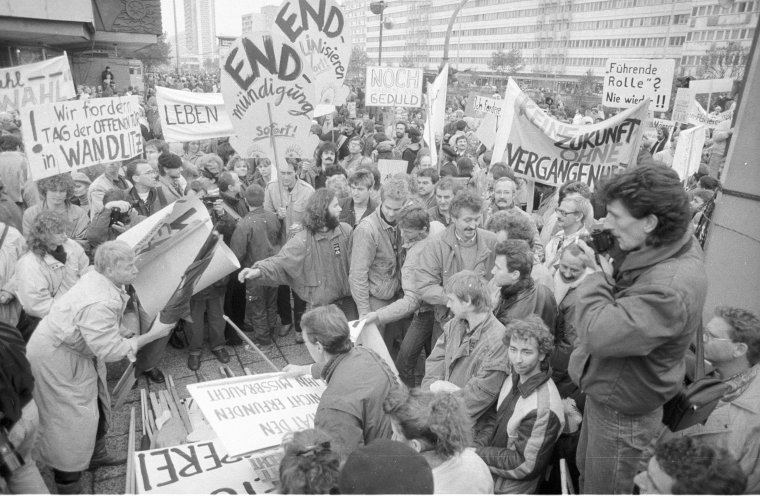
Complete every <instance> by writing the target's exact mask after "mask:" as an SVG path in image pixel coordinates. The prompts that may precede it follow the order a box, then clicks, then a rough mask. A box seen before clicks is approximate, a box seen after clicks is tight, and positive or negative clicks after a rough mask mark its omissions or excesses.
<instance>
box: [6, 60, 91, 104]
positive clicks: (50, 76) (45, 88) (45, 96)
mask: <svg viewBox="0 0 760 496" xmlns="http://www.w3.org/2000/svg"><path fill="white" fill-rule="evenodd" d="M76 95H77V92H76V90H75V89H74V81H73V79H72V78H71V68H70V67H69V59H68V57H67V56H65V55H61V56H60V57H55V58H52V59H47V60H44V61H42V62H35V63H33V64H26V65H17V66H15V67H5V68H3V69H0V112H7V111H9V110H14V109H15V110H20V109H21V108H23V107H28V106H31V105H41V104H43V103H54V102H59V101H61V100H67V99H69V98H74V97H75V96H76Z"/></svg>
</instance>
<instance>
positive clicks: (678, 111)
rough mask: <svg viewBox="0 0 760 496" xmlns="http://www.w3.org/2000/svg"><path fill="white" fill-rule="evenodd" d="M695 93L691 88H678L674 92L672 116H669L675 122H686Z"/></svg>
mask: <svg viewBox="0 0 760 496" xmlns="http://www.w3.org/2000/svg"><path fill="white" fill-rule="evenodd" d="M695 96H696V92H695V91H694V90H693V89H691V88H678V90H677V91H676V101H675V102H674V103H673V115H672V116H671V117H672V118H673V120H674V121H676V122H686V119H687V118H688V115H689V112H691V111H692V108H691V106H692V103H693V102H694V97H695Z"/></svg>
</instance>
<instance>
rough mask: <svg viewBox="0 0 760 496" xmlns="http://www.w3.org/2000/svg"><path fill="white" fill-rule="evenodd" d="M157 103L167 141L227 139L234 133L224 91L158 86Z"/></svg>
mask: <svg viewBox="0 0 760 496" xmlns="http://www.w3.org/2000/svg"><path fill="white" fill-rule="evenodd" d="M156 102H157V103H158V115H159V116H160V119H161V120H160V122H161V130H162V131H163V133H164V139H165V140H166V141H169V142H185V141H199V140H205V139H211V138H224V137H227V136H231V135H233V134H234V132H235V131H234V130H233V129H232V122H230V116H229V115H227V112H226V110H225V108H224V98H223V97H222V95H221V93H193V92H191V91H182V90H174V89H171V88H164V87H161V86H156Z"/></svg>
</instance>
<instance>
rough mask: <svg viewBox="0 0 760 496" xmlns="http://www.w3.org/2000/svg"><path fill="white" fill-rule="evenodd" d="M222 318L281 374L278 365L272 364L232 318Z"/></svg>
mask: <svg viewBox="0 0 760 496" xmlns="http://www.w3.org/2000/svg"><path fill="white" fill-rule="evenodd" d="M222 317H224V320H226V321H227V323H228V324H229V325H230V326H231V327H232V328H233V329H235V332H237V333H238V335H239V336H240V337H241V338H242V339H243V341H245V342H246V343H248V344H249V345H250V346H251V347H252V348H253V349H254V350H256V352H257V353H258V354H259V355H261V357H262V358H263V359H264V361H265V362H267V363H268V364H269V366H270V367H272V368H273V369H274V371H275V372H280V368H279V367H278V366H277V365H275V364H274V362H272V360H270V359H269V357H267V356H266V355H265V354H264V352H263V351H261V350H260V349H259V347H258V346H256V345H255V344H254V343H253V341H251V340H250V339H249V338H248V336H246V335H245V333H244V332H243V330H242V329H240V328H239V327H238V326H237V325H235V323H234V322H233V321H232V319H230V318H229V317H227V316H226V315H222Z"/></svg>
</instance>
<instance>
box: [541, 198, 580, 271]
mask: <svg viewBox="0 0 760 496" xmlns="http://www.w3.org/2000/svg"><path fill="white" fill-rule="evenodd" d="M555 212H557V225H558V226H559V231H557V233H556V234H555V235H554V236H552V237H551V239H550V240H549V243H548V244H547V245H546V249H545V250H544V253H545V255H546V262H545V263H546V268H547V269H549V271H550V273H552V274H553V273H554V271H555V265H556V264H557V262H558V261H559V260H558V259H559V254H560V252H561V251H562V248H563V247H564V246H568V245H570V244H572V243H574V242H575V241H577V240H578V238H580V237H581V236H587V235H588V229H586V226H585V225H584V221H585V220H586V216H587V215H589V213H590V212H591V203H590V202H589V201H588V200H587V199H585V198H583V197H582V196H581V195H568V196H566V197H565V198H564V199H563V200H562V203H560V204H559V207H557V208H556V209H555Z"/></svg>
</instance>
